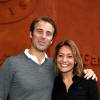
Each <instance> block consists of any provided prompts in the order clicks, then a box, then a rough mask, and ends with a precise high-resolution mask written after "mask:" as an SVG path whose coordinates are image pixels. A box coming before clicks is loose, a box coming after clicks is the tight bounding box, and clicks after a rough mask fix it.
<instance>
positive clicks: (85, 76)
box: [83, 69, 97, 81]
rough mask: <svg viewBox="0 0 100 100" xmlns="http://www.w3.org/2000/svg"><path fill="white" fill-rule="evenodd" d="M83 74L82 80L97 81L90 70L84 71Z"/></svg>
mask: <svg viewBox="0 0 100 100" xmlns="http://www.w3.org/2000/svg"><path fill="white" fill-rule="evenodd" d="M83 73H84V74H85V75H84V78H86V79H87V80H88V79H90V78H92V80H96V81H97V76H96V74H95V73H94V71H93V70H92V69H84V70H83Z"/></svg>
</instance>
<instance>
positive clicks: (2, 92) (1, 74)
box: [0, 60, 12, 100]
mask: <svg viewBox="0 0 100 100" xmlns="http://www.w3.org/2000/svg"><path fill="white" fill-rule="evenodd" d="M11 77H12V72H11V64H10V62H9V60H6V61H5V62H4V64H3V65H2V66H1V67H0V100H7V97H8V93H9V88H10V84H11Z"/></svg>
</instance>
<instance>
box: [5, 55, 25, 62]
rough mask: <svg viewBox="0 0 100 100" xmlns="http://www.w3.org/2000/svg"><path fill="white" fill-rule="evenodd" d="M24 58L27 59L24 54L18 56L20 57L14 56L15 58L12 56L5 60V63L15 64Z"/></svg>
mask: <svg viewBox="0 0 100 100" xmlns="http://www.w3.org/2000/svg"><path fill="white" fill-rule="evenodd" d="M24 57H25V55H24V54H23V53H22V54H18V55H14V56H10V57H8V58H7V59H6V60H5V62H9V63H13V62H15V61H17V60H19V61H20V60H21V59H23V58H24Z"/></svg>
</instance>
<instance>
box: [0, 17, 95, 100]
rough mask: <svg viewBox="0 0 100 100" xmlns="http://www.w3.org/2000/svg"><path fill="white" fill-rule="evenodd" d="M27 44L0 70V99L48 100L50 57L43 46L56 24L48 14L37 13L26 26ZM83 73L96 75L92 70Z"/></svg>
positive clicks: (53, 75)
mask: <svg viewBox="0 0 100 100" xmlns="http://www.w3.org/2000/svg"><path fill="white" fill-rule="evenodd" d="M29 34H30V39H31V47H30V49H26V50H25V52H24V53H23V54H20V55H17V56H12V57H10V58H8V59H7V60H6V61H5V62H4V64H3V65H2V68H1V70H0V100H6V99H7V98H8V97H9V99H10V100H51V91H52V87H53V82H54V77H55V74H54V69H53V61H52V60H51V59H50V58H48V57H47V55H46V53H45V50H46V49H47V48H48V47H49V46H50V45H51V44H52V41H53V37H54V36H55V34H56V26H55V23H54V22H53V20H52V19H51V18H49V17H38V18H36V19H34V20H33V22H32V24H31V26H30V33H29ZM84 73H87V74H86V76H85V77H87V78H90V77H91V76H93V77H92V78H96V76H95V74H94V73H93V71H92V70H88V69H87V70H85V71H84Z"/></svg>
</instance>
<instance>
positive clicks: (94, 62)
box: [0, 0, 100, 90]
mask: <svg viewBox="0 0 100 100" xmlns="http://www.w3.org/2000/svg"><path fill="white" fill-rule="evenodd" d="M45 15H46V16H51V17H52V18H53V19H54V20H55V22H56V24H57V28H58V33H57V36H56V38H55V41H54V44H53V45H52V46H51V47H50V48H49V50H48V54H49V55H50V56H51V57H53V55H54V48H55V45H56V44H57V42H59V41H61V40H64V39H72V40H74V41H75V42H76V44H77V45H78V47H79V48H80V51H81V54H82V58H83V61H84V66H85V68H92V69H93V70H94V71H95V73H96V74H97V76H98V86H99V90H100V73H99V72H100V45H99V44H100V0H0V64H2V63H3V61H4V60H5V59H6V58H7V57H9V56H11V55H16V54H18V53H21V52H23V50H24V49H25V48H28V47H29V45H30V40H29V36H28V35H29V34H28V33H29V25H30V23H31V21H32V20H33V19H34V18H35V17H37V16H45Z"/></svg>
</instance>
